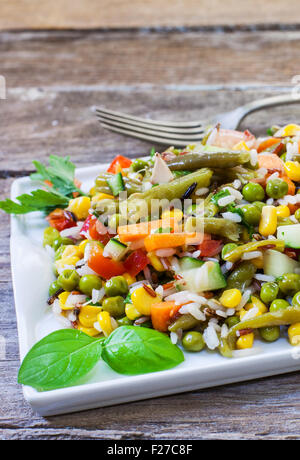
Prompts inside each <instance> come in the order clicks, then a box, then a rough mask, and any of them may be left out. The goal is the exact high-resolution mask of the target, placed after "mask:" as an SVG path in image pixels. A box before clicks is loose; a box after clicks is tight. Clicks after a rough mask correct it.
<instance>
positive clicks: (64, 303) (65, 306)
mask: <svg viewBox="0 0 300 460" xmlns="http://www.w3.org/2000/svg"><path fill="white" fill-rule="evenodd" d="M70 294H71V292H69V291H64V292H62V293H61V294H59V296H58V300H59V306H60V308H61V309H62V310H73V308H74V305H68V304H67V300H68V297H69V295H70Z"/></svg>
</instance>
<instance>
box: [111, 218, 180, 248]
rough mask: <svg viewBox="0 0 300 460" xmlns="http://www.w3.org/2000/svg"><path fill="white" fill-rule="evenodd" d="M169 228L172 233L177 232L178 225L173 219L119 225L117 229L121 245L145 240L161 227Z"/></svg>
mask: <svg viewBox="0 0 300 460" xmlns="http://www.w3.org/2000/svg"><path fill="white" fill-rule="evenodd" d="M164 226H165V227H171V228H173V229H174V231H176V230H177V228H178V225H177V222H176V220H175V219H173V218H170V219H168V220H167V221H163V220H162V219H159V220H152V221H150V222H140V223H139V224H129V225H121V226H120V227H118V234H119V237H120V241H121V242H122V243H127V242H129V241H136V240H140V239H141V238H146V236H148V235H149V234H150V233H151V232H152V231H153V230H157V229H158V228H163V227H164Z"/></svg>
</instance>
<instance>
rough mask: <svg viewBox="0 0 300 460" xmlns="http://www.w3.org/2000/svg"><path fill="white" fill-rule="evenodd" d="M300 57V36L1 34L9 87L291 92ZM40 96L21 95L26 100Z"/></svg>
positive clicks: (3, 72)
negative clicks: (157, 87) (287, 88)
mask: <svg viewBox="0 0 300 460" xmlns="http://www.w3.org/2000/svg"><path fill="white" fill-rule="evenodd" d="M299 54H300V32H283V31H282V32H256V33H251V32H237V33H233V34H215V33H203V32H190V33H186V34H182V33H167V34H159V33H145V34H143V33H139V32H133V33H129V32H114V33H112V32H108V33H106V32H95V33H94V32H93V33H92V32H91V33H84V32H51V33H48V32H36V33H2V34H0V59H1V70H0V72H1V75H3V76H4V77H5V78H6V83H7V88H15V87H20V88H23V87H27V88H28V87H48V86H51V87H58V88H60V87H66V86H68V85H70V84H71V85H72V86H73V87H74V86H75V85H77V86H80V87H81V88H82V89H84V88H85V87H87V86H89V85H93V86H94V87H95V88H96V89H97V88H98V89H99V88H101V87H102V89H103V90H105V91H110V93H113V92H114V87H115V86H118V85H122V87H123V89H124V91H126V90H127V91H129V90H130V89H131V87H132V86H138V85H143V86H144V87H146V88H147V87H149V85H164V87H167V88H168V87H169V86H171V87H174V86H175V85H176V86H178V88H179V89H180V88H184V87H185V86H186V85H207V84H210V85H217V86H223V85H233V86H238V87H240V88H243V87H245V85H249V84H252V85H255V84H256V85H257V84H262V83H263V84H267V85H273V86H274V85H284V86H287V85H291V84H292V78H293V77H294V76H295V75H298V74H299V66H298V58H299ZM144 87H143V88H142V89H144ZM150 89H151V87H150ZM34 97H38V94H36V93H34V92H33V93H32V94H31V95H28V96H26V95H23V94H20V100H23V101H24V102H28V101H30V98H34ZM111 97H113V94H111ZM24 98H25V99H24ZM95 103H96V101H95ZM0 104H2V101H0Z"/></svg>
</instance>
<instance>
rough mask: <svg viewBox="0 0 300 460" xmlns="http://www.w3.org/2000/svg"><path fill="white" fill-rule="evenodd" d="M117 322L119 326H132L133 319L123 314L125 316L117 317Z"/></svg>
mask: <svg viewBox="0 0 300 460" xmlns="http://www.w3.org/2000/svg"><path fill="white" fill-rule="evenodd" d="M117 323H118V325H119V326H131V324H132V323H133V321H131V319H129V318H127V316H123V318H119V319H117Z"/></svg>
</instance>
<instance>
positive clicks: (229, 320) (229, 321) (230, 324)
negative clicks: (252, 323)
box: [225, 316, 240, 329]
mask: <svg viewBox="0 0 300 460" xmlns="http://www.w3.org/2000/svg"><path fill="white" fill-rule="evenodd" d="M239 322H240V318H239V317H238V316H229V317H228V318H226V319H225V324H227V326H228V327H229V329H230V328H231V327H233V326H235V325H236V324H238V323H239Z"/></svg>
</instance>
